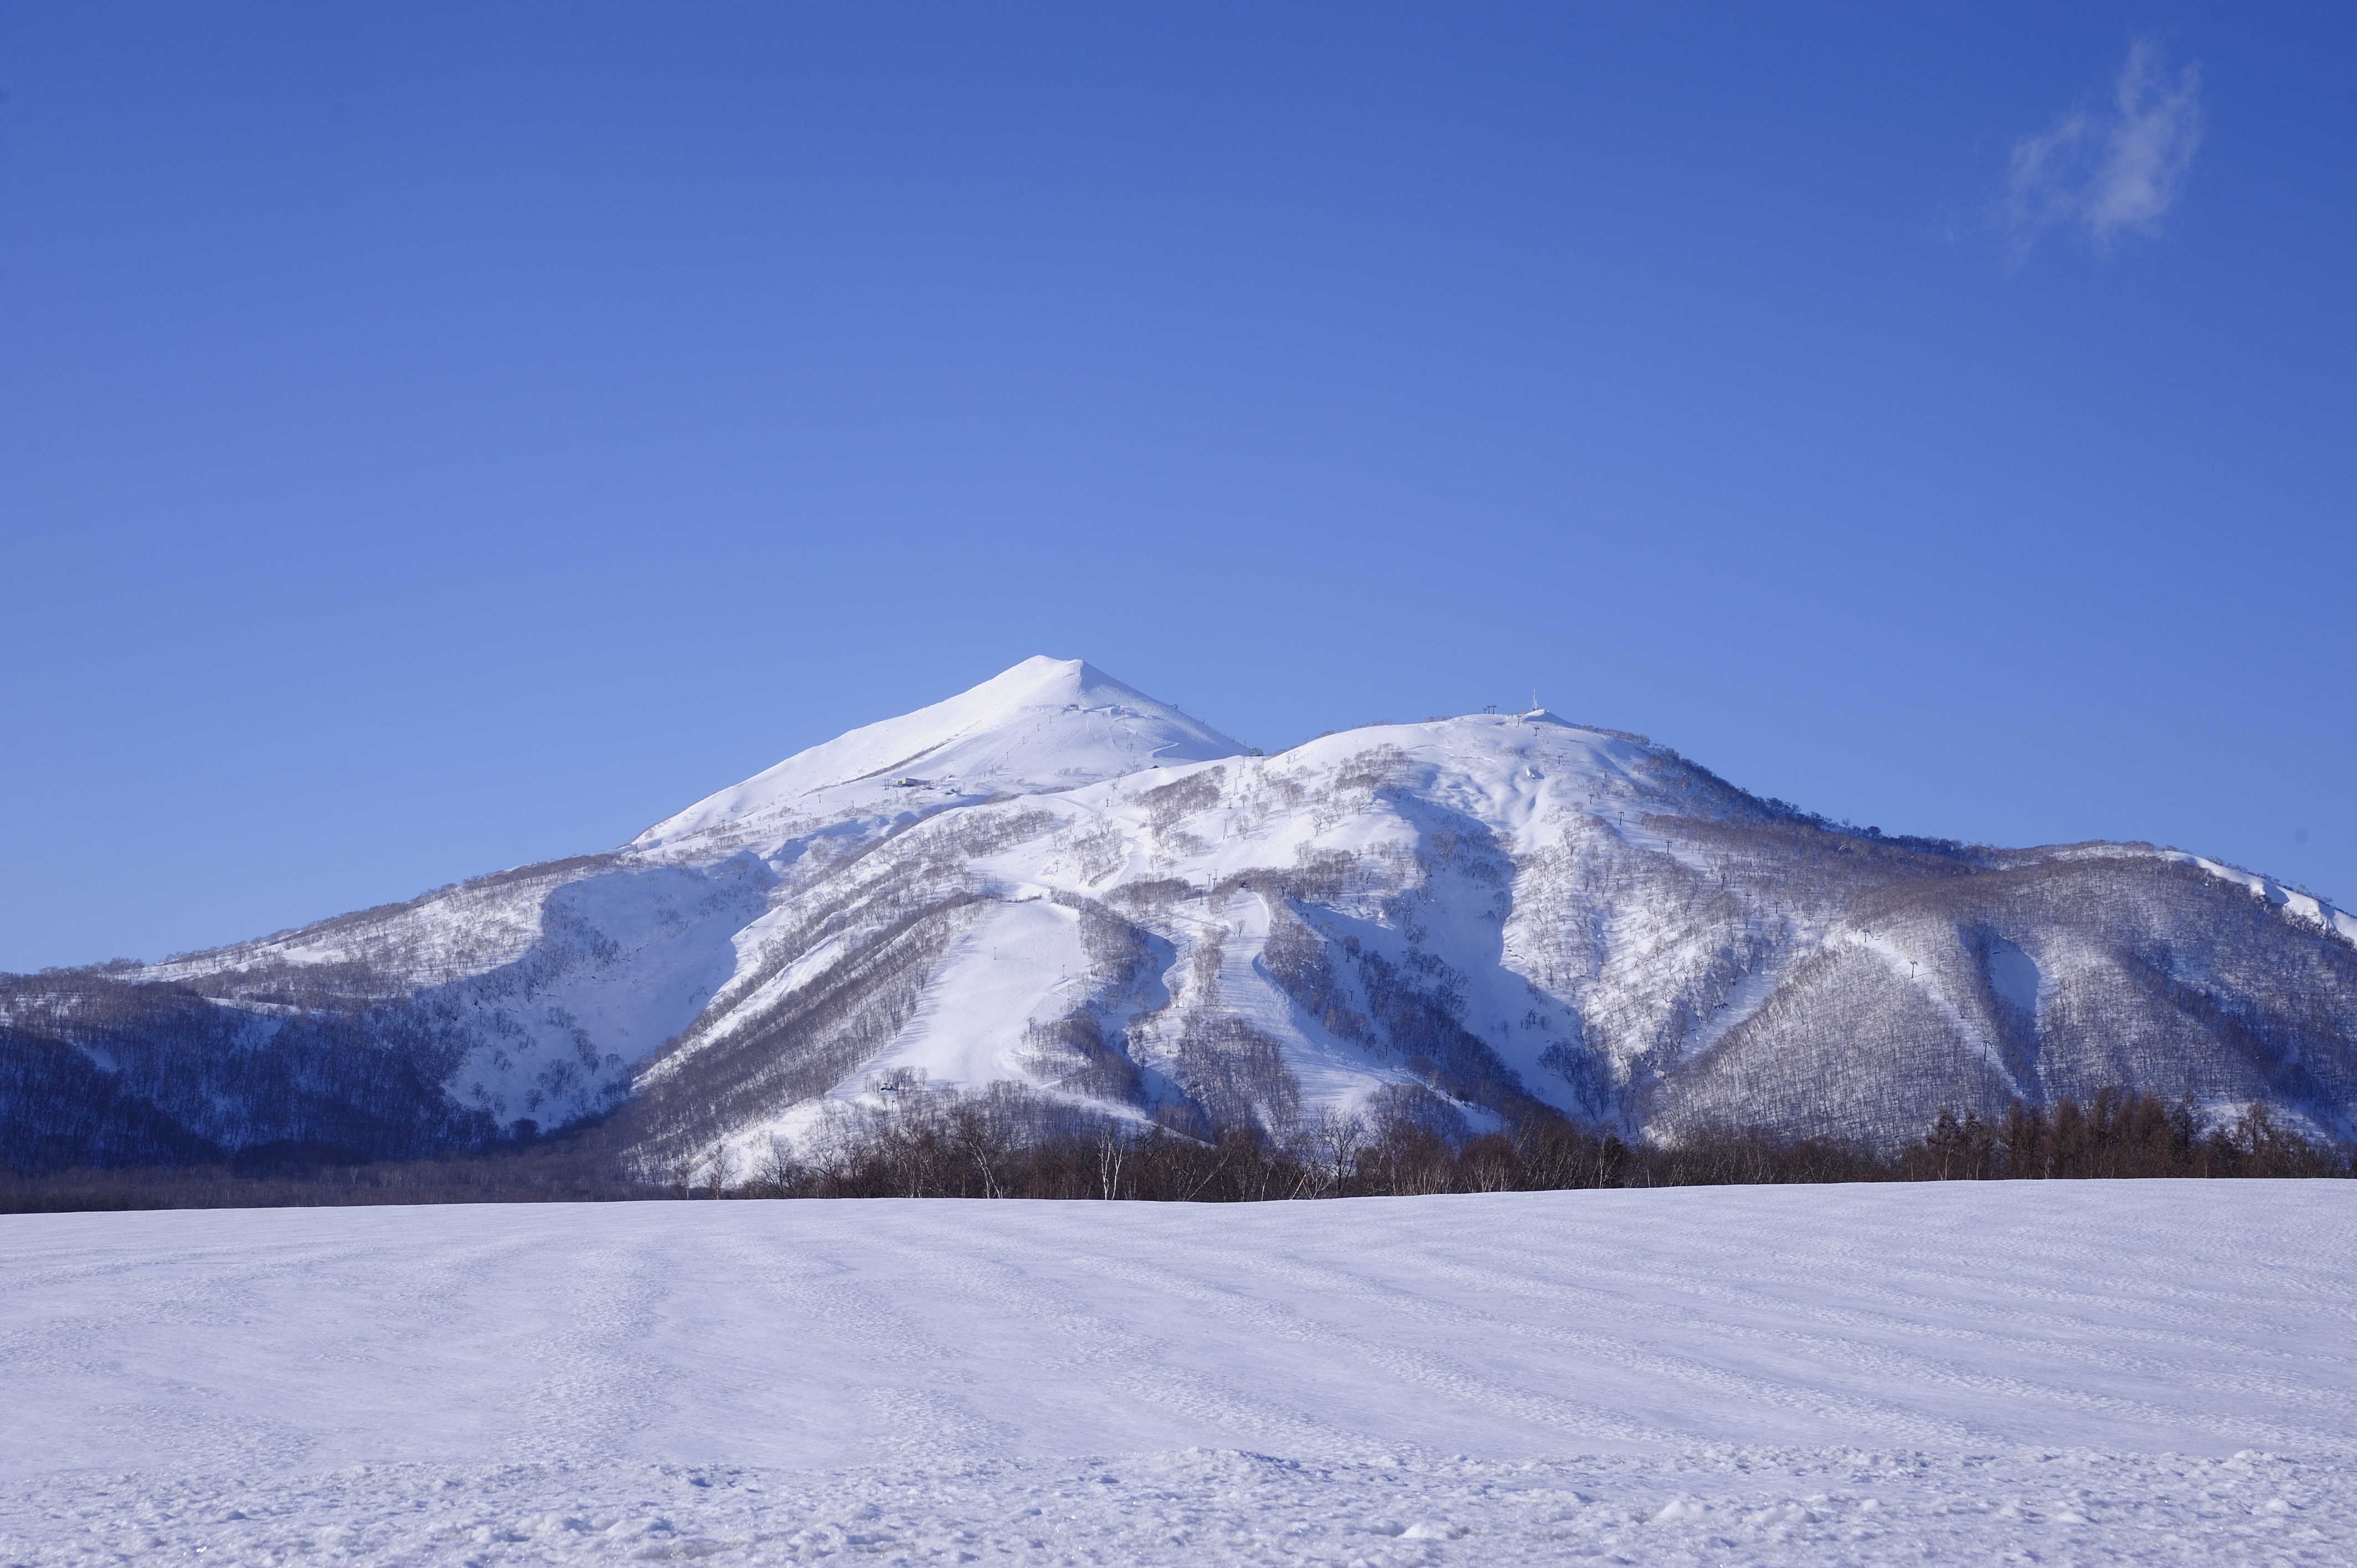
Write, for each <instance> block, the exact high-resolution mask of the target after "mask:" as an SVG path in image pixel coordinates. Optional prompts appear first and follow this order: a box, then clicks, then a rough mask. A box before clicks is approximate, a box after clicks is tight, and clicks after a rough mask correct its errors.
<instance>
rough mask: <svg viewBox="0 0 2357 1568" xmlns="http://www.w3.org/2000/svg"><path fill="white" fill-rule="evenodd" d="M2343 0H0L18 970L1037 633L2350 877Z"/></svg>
mask: <svg viewBox="0 0 2357 1568" xmlns="http://www.w3.org/2000/svg"><path fill="white" fill-rule="evenodd" d="M2352 46H2357V9H2352V8H2351V7H2349V6H2347V5H2338V4H2336V5H2313V6H2305V7H2302V6H2277V7H2268V6H2257V5H2249V6H2244V5H2238V6H2234V7H2232V8H2226V9H2217V8H2213V7H2211V6H2208V5H2202V6H2191V5H2136V6H2120V5H2081V6H2063V5H2053V4H2050V3H2041V4H2037V5H2019V6H2012V7H2006V6H1998V5H1982V4H1974V5H1952V6H1939V7H1934V6H1921V5H1908V6H1890V5H1859V6H1856V7H1849V8H1837V7H1824V8H1817V9H1813V10H1808V11H1806V12H1798V11H1796V10H1795V9H1794V8H1792V7H1764V6H1741V5H1727V6H1723V7H1707V8H1706V7H1672V6H1652V5H1648V6H1621V7H1604V6H1593V7H1575V6H1570V5H1553V4H1532V5H1419V6H1387V5H1370V4H1365V3H1362V0H1351V3H1350V4H1341V5H1307V4H1288V5H1263V4H1253V5H1208V4H1203V3H1201V0H1189V3H1188V4H1184V5H1142V4H1125V5H1096V4H1090V5H950V4H941V5H923V6H894V5H866V4H863V5H823V6H819V5H807V6H789V5H775V4H759V5H741V6H739V5H716V4H711V5H695V6H649V5H627V6H597V5H592V6H587V7H585V6H581V5H563V6H554V5H522V4H504V5H497V6H481V5H448V6H438V5H421V4H414V3H408V4H402V5H337V6H321V5H309V4H301V5H210V4H146V5H138V4H126V5H103V6H100V5H71V4H65V3H62V0H59V3H55V4H39V5H26V4H11V5H5V6H0V89H5V93H6V98H5V102H0V534H4V535H5V538H4V539H0V543H5V556H4V557H0V560H5V577H0V583H5V601H0V602H4V603H5V609H0V700H5V708H0V722H5V736H6V739H5V750H0V758H5V768H0V809H4V810H5V821H6V832H5V847H0V969H19V970H21V969H28V968H33V967H37V966H39V965H44V964H50V963H72V962H82V961H92V960H97V959H102V958H107V957H111V956H114V955H117V954H123V955H129V956H135V957H143V958H148V959H154V958H157V957H160V956H162V955H163V954H164V953H165V952H166V951H167V950H178V949H188V948H195V947H199V946H206V945H210V944H213V943H217V942H221V941H224V940H232V939H236V938H240V937H244V936H250V935H256V934H260V933H262V932H264V931H268V930H271V929H276V928H279V927H283V926H289V925H293V924H296V923H297V922H300V921H304V920H307V919H311V918H317V917H321V916H325V915H328V914H332V913H336V912H339V911H341V910H344V909H348V908H357V907H361V906H364V905H368V904H373V903H380V902H383V901H387V900H390V899H395V898H401V897H407V896H409V895H411V894H413V893H415V892H418V891H420V890H422V889H424V888H425V887H428V886H436V885H438V884H440V883H443V882H447V881H450V880H454V879H457V878H459V877H462V876H466V875H473V874H476V873H479V872H483V871H487V870H490V869H494V868H496V867H500V866H504V865H514V864H518V863H521V862H525V861H532V860H538V859H544V858H547V857H551V856H555V855H560V854H571V853H577V852H580V851H585V850H589V849H596V848H600V847H604V846H607V845H610V844H613V843H617V842H619V841H620V840H622V839H624V838H627V837H628V836H630V834H632V833H634V832H637V831H638V830H639V829H640V828H641V827H643V826H644V825H646V824H647V823H648V822H651V821H653V820H655V819H656V818H658V817H661V816H662V815H664V814H666V813H668V812H670V811H674V810H676V809H678V808H680V807H681V806H683V805H685V804H686V803H687V802H689V801H690V800H694V799H695V798H697V797H698V796H700V795H702V794H704V793H705V792H706V791H708V790H710V789H715V788H717V787H718V786H720V785H723V784H726V783H728V782H731V781H733V780H735V779H738V778H741V777H743V776H745V775H747V774H749V773H752V772H754V771H756V770H758V769H759V768H764V767H766V766H768V765H769V764H770V763H772V762H774V761H776V760H778V759H779V758H780V757H783V756H785V755H787V754H788V753H790V752H792V751H794V750H797V749H799V748H801V747H802V746H807V745H810V744H812V743H814V742H816V741H819V740H822V739H824V738H826V737H828V736H832V735H834V734H835V733H837V732H839V731H841V730H843V729H845V728H848V727H850V726H852V725H858V724H863V723H866V722H868V721H870V720H873V719H877V718H880V717H884V716H887V715H889V714H896V713H899V712H902V711H905V710H907V709H909V708H912V707H916V706H919V705H920V704H922V703H928V702H931V701H934V700H937V699H938V698H940V697H942V696H944V695H947V694H949V693H952V692H954V691H957V690H960V689H962V688H963V687H965V686H967V685H970V684H972V683H973V682H976V681H979V680H982V679H984V678H985V677H986V676H988V675H990V674H992V673H995V672H996V671H998V670H1000V669H1003V668H1004V667H1006V666H1007V665H1009V664H1012V663H1013V662H1015V661H1016V660H1018V659H1021V658H1023V657H1025V656H1027V655H1029V654H1032V653H1048V654H1052V655H1055V656H1057V657H1060V658H1064V657H1076V656H1077V657H1084V658H1087V659H1089V660H1092V661H1093V662H1094V663H1096V664H1098V665H1100V666H1101V667H1103V668H1104V669H1105V670H1107V671H1111V672H1112V673H1114V674H1115V675H1117V676H1119V677H1121V678H1122V679H1124V680H1126V681H1128V682H1131V683H1132V684H1134V685H1136V686H1139V687H1142V688H1144V689H1145V690H1146V691H1148V692H1151V693H1155V694H1156V695H1157V696H1160V697H1162V698H1164V699H1166V700H1168V701H1170V702H1174V703H1179V705H1180V706H1182V707H1185V708H1187V709H1188V710H1189V711H1190V712H1192V713H1194V714H1198V715H1199V716H1200V717H1202V718H1203V719H1205V720H1207V721H1209V722H1211V723H1212V724H1214V725H1218V726H1220V727H1222V728H1223V729H1225V730H1227V731H1229V732H1230V733H1232V734H1233V735H1236V736H1241V737H1242V738H1243V739H1244V740H1246V741H1248V742H1251V743H1254V744H1257V745H1260V746H1265V747H1268V748H1269V749H1272V750H1274V749H1276V748H1277V747H1279V746H1286V745H1289V744H1291V743H1293V742H1295V741H1297V740H1299V739H1301V738H1302V737H1303V736H1308V735H1311V734H1315V733H1317V732H1318V731H1321V730H1324V729H1328V728H1333V727H1340V726H1341V725H1349V724H1354V723H1360V722H1363V721H1366V720H1370V719H1376V718H1401V719H1415V718H1422V717H1425V716H1426V715H1427V714H1440V713H1449V712H1464V711H1469V710H1472V709H1477V708H1479V707H1480V706H1481V705H1482V704H1483V703H1501V704H1502V703H1519V702H1521V701H1523V700H1526V699H1527V698H1528V697H1529V695H1530V694H1531V692H1532V690H1533V689H1534V688H1536V690H1537V693H1538V695H1539V697H1540V699H1541V700H1542V701H1543V702H1544V703H1546V704H1547V705H1548V706H1550V707H1552V708H1554V709H1555V710H1556V711H1558V712H1560V713H1562V714H1566V716H1569V717H1572V718H1575V719H1580V720H1585V721H1588V722H1594V723H1600V724H1607V725H1617V726H1620V727H1622V728H1627V729H1635V730H1642V731H1645V732H1647V733H1649V734H1651V735H1652V736H1654V737H1655V738H1657V739H1660V740H1663V741H1666V742H1668V743H1669V744H1671V745H1674V746H1677V747H1678V748H1679V749H1680V750H1682V751H1684V753H1685V754H1687V755H1688V756H1690V757H1695V758H1696V759H1697V760H1700V761H1702V762H1704V763H1705V764H1706V765H1708V766H1709V767H1711V768H1715V769H1717V771H1718V772H1720V773H1721V774H1723V775H1725V776H1727V778H1729V779H1733V780H1734V781H1736V782H1738V783H1739V784H1742V785H1744V786H1746V787H1748V788H1750V789H1755V790H1757V791H1759V792H1760V793H1762V794H1773V795H1778V796H1781V797H1784V798H1785V799H1788V800H1794V801H1797V802H1799V803H1802V804H1803V805H1806V806H1808V807H1811V808H1813V809H1815V810H1818V811H1824V812H1826V813H1828V814H1829V815H1833V816H1836V817H1847V818H1851V819H1854V820H1856V821H1857V822H1860V823H1867V822H1871V823H1874V824H1876V825H1878V826H1880V827H1882V828H1884V829H1885V830H1886V831H1889V832H1920V833H1932V834H1938V835H1943V836H1951V837H1959V838H1969V839H1979V840H1985V841H1990V842H1996V843H2050V842H2060V841H2071V840H2079V839H2086V838H2094V837H2107V838H2134V839H2149V840H2153V841H2156V842H2164V843H2177V844H2179V845H2181V846H2184V847H2187V848H2192V849H2198V850H2201V851H2202V852H2204V853H2208V854H2216V855H2221V856H2224V857H2226V858H2229V859H2232V860H2234V861H2237V862H2240V863H2243V864H2244V865H2250V866H2252V867H2253V868H2254V869H2257V870H2262V871H2266V872H2269V873H2272V874H2275V875H2280V876H2284V877H2287V878H2290V879H2294V880H2297V881H2301V882H2305V883H2307V884H2309V886H2312V887H2314V888H2315V889H2316V890H2317V891H2319V892H2321V893H2324V894H2326V895H2328V896H2333V895H2337V896H2339V897H2341V898H2344V899H2350V900H2357V783H2353V782H2352V771H2353V770H2357V769H2353V768H2352V765H2357V655H2352V639H2351V636H2350V630H2349V625H2348V611H2349V607H2350V603H2351V595H2352V581H2357V542H2353V541H2357V505H2352V502H2353V501H2357V448H2352V433H2357V419H2353V418H2352V416H2357V396H2352V391H2357V371H2352V367H2357V332H2353V331H2352V324H2357V244H2353V243H2352V242H2353V241H2357V48H2352Z"/></svg>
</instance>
